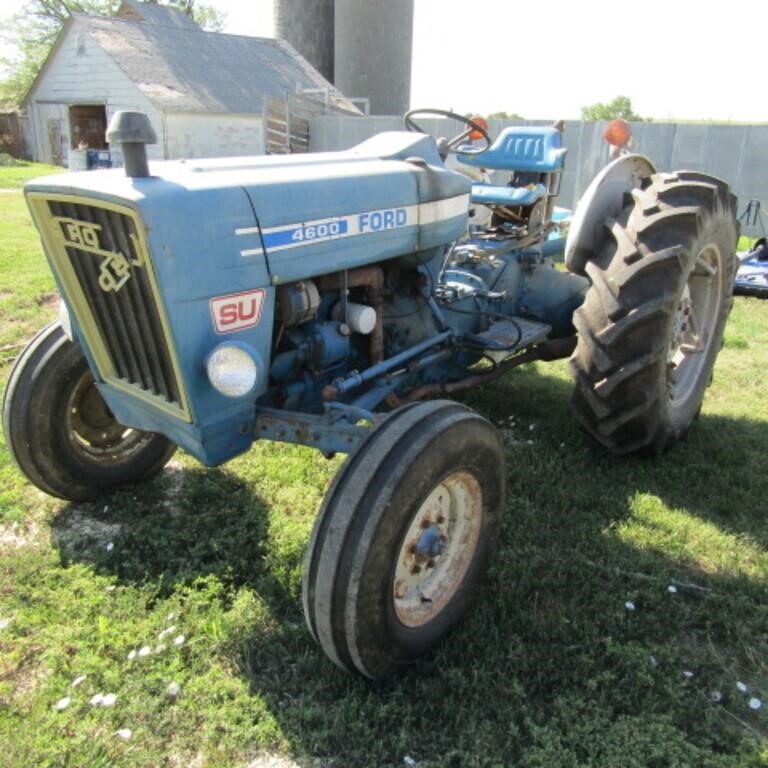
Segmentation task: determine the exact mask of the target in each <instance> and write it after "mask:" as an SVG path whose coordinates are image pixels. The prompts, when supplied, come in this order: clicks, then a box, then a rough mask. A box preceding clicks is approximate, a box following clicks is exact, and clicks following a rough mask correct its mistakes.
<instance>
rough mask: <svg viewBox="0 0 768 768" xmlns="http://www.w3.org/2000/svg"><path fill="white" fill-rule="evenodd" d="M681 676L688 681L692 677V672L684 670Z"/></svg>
mask: <svg viewBox="0 0 768 768" xmlns="http://www.w3.org/2000/svg"><path fill="white" fill-rule="evenodd" d="M683 674H684V675H685V676H686V677H687V678H688V679H689V680H690V679H691V678H692V677H693V672H691V670H690V669H684V670H683Z"/></svg>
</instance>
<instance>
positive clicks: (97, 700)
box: [90, 693, 104, 707]
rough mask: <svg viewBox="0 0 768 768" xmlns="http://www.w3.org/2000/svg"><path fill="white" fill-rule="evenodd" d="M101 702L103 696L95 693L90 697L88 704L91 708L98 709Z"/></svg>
mask: <svg viewBox="0 0 768 768" xmlns="http://www.w3.org/2000/svg"><path fill="white" fill-rule="evenodd" d="M102 701H104V694H103V693H95V694H94V695H93V696H91V700H90V704H91V706H92V707H98V706H99V705H100V704H101V702H102Z"/></svg>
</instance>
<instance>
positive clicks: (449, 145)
mask: <svg viewBox="0 0 768 768" xmlns="http://www.w3.org/2000/svg"><path fill="white" fill-rule="evenodd" d="M428 115H429V116H434V115H438V116H439V117H448V118H450V119H451V120H456V121H457V122H459V123H463V124H464V125H465V126H469V127H468V128H467V129H466V130H465V131H463V132H462V133H459V134H456V136H454V137H453V138H452V139H448V140H447V141H445V142H440V144H439V147H440V150H441V151H444V152H452V153H453V154H462V155H479V154H481V153H482V152H485V151H486V150H487V149H488V147H490V146H491V137H490V136H489V135H488V131H486V129H485V128H483V126H482V125H479V124H478V123H476V122H475V121H474V120H470V118H468V117H464V115H457V114H456V113H455V112H447V111H446V110H444V109H412V110H410V112H406V113H405V117H404V118H403V121H404V122H405V127H406V128H407V129H408V130H409V131H415V132H416V133H426V131H425V130H424V129H423V128H422V127H421V126H420V125H419V124H418V123H417V122H416V121H415V120H414V119H413V118H414V117H427V116H428ZM473 134H480V135H479V137H478V136H473ZM470 136H473V138H481V139H482V140H483V142H484V145H483V146H480V147H464V148H460V145H461V142H463V141H465V140H466V139H468V138H470Z"/></svg>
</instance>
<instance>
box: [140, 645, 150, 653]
mask: <svg viewBox="0 0 768 768" xmlns="http://www.w3.org/2000/svg"><path fill="white" fill-rule="evenodd" d="M151 652H152V649H151V648H150V647H149V646H148V645H142V646H141V648H139V656H149V654H150V653H151Z"/></svg>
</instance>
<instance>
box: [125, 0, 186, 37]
mask: <svg viewBox="0 0 768 768" xmlns="http://www.w3.org/2000/svg"><path fill="white" fill-rule="evenodd" d="M115 16H116V17H117V18H120V19H127V20H128V21H148V22H150V23H151V24H154V25H160V26H165V27H181V28H183V29H193V30H194V29H197V30H199V29H200V27H198V26H197V24H196V23H195V20H194V19H193V18H192V17H191V16H188V15H187V14H186V13H184V12H183V11H182V10H181V9H180V8H175V7H173V6H172V5H159V4H158V3H144V2H141V0H123V2H122V3H121V4H120V7H119V8H118V9H117V13H116V14H115Z"/></svg>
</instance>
